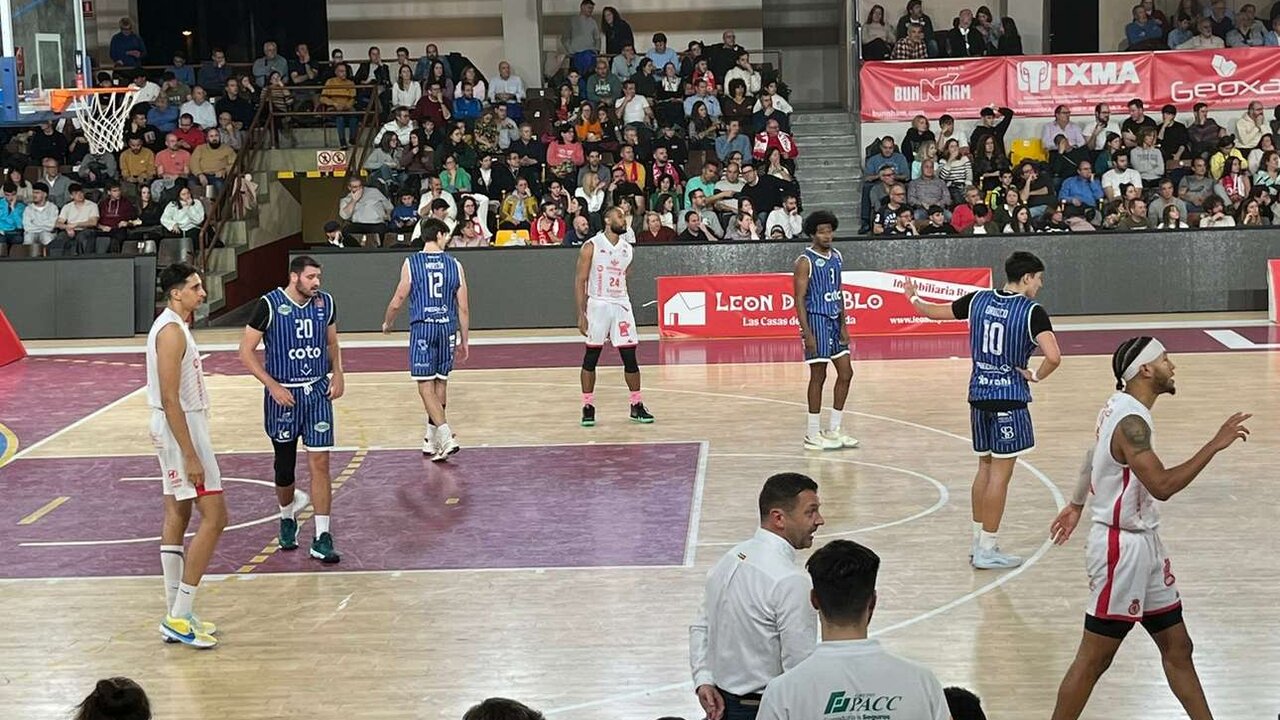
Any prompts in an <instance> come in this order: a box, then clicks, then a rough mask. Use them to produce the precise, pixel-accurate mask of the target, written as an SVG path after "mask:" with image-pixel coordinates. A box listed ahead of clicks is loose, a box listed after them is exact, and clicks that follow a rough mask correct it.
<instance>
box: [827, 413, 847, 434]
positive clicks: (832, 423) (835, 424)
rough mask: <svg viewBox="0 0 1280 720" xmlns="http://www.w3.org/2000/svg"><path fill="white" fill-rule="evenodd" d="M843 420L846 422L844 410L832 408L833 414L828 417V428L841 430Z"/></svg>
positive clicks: (835, 430)
mask: <svg viewBox="0 0 1280 720" xmlns="http://www.w3.org/2000/svg"><path fill="white" fill-rule="evenodd" d="M842 422H844V411H843V410H837V409H835V408H831V415H830V416H829V417H828V418H827V429H828V430H830V431H831V432H839V430H840V423H842Z"/></svg>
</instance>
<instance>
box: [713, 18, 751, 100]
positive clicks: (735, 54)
mask: <svg viewBox="0 0 1280 720" xmlns="http://www.w3.org/2000/svg"><path fill="white" fill-rule="evenodd" d="M744 52H746V48H744V47H742V46H741V45H739V44H738V36H737V33H735V32H734V31H732V30H725V31H724V32H723V33H721V34H720V42H718V43H716V44H714V45H709V46H707V47H706V49H705V50H704V51H703V55H704V56H705V57H706V58H707V68H708V69H710V70H711V73H712V74H713V75H715V76H716V77H718V78H724V82H725V86H726V87H727V85H728V82H729V81H728V77H727V75H728V73H729V72H730V71H731V70H732V69H733V68H734V66H735V65H737V64H738V61H739V56H740V55H741V54H742V53H744ZM753 94H754V93H753Z"/></svg>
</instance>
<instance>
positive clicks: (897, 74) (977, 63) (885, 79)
mask: <svg viewBox="0 0 1280 720" xmlns="http://www.w3.org/2000/svg"><path fill="white" fill-rule="evenodd" d="M1005 84H1006V83H1005V63H1004V58H982V59H978V60H940V61H936V62H935V61H903V62H868V63H865V64H863V66H862V90H861V92H862V119H863V120H910V119H911V118H912V117H914V116H916V115H926V116H928V117H931V118H934V117H937V116H938V115H940V114H942V113H944V112H947V113H951V114H952V115H954V116H956V117H978V112H979V111H980V110H982V108H984V107H986V106H988V105H991V104H992V103H995V104H996V105H1004V104H1005V103H1006V97H1007V93H1006V92H1005Z"/></svg>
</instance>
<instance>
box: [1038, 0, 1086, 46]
mask: <svg viewBox="0 0 1280 720" xmlns="http://www.w3.org/2000/svg"><path fill="white" fill-rule="evenodd" d="M1098 2H1099V0H1071V1H1070V2H1064V1H1063V0H1057V1H1056V2H1048V3H1046V4H1047V5H1048V6H1049V52H1050V53H1053V54H1054V55H1059V54H1066V53H1096V52H1098Z"/></svg>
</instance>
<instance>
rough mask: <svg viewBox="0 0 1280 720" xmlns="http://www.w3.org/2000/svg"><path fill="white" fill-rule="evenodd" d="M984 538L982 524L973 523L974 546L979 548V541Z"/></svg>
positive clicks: (975, 521)
mask: <svg viewBox="0 0 1280 720" xmlns="http://www.w3.org/2000/svg"><path fill="white" fill-rule="evenodd" d="M981 537H982V523H980V522H978V521H977V520H974V521H973V544H974V545H975V546H977V544H978V540H979V539H980V538H981Z"/></svg>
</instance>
